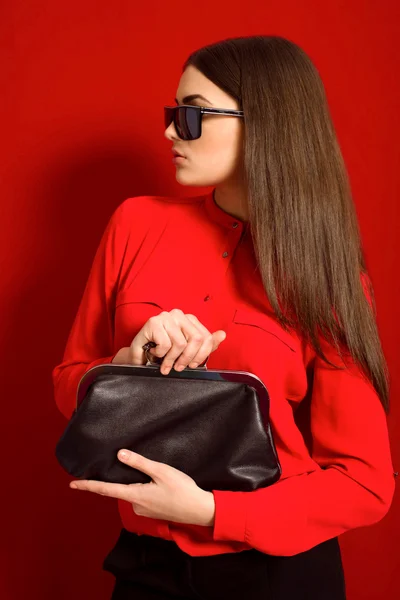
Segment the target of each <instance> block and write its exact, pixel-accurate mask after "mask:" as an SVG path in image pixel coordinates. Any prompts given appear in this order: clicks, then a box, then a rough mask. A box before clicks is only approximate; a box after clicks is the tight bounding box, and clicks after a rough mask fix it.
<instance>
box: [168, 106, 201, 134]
mask: <svg viewBox="0 0 400 600" xmlns="http://www.w3.org/2000/svg"><path fill="white" fill-rule="evenodd" d="M174 113H175V123H174V124H175V128H176V132H177V134H178V135H179V137H180V138H181V139H183V140H195V139H197V138H198V137H200V116H201V115H200V110H199V109H197V108H194V107H193V106H189V107H187V106H179V107H178V106H177V107H175V106H174V107H164V123H165V127H169V126H170V124H171V122H172V120H173V118H174Z"/></svg>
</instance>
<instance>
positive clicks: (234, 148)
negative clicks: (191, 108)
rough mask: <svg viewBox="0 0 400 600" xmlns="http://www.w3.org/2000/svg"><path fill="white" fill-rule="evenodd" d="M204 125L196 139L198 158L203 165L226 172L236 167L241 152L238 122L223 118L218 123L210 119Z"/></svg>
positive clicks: (240, 135)
mask: <svg viewBox="0 0 400 600" xmlns="http://www.w3.org/2000/svg"><path fill="white" fill-rule="evenodd" d="M204 125H205V127H204V128H203V134H202V136H201V138H200V139H199V140H198V141H199V142H200V143H201V144H200V143H199V148H198V158H199V160H200V161H201V164H202V165H204V166H205V167H208V168H209V167H211V168H213V169H218V170H219V171H221V172H224V173H226V174H228V172H231V171H232V170H233V169H235V168H236V166H237V164H238V161H239V158H240V156H241V154H242V132H241V129H240V126H239V125H240V124H239V123H237V122H233V120H231V119H229V118H225V119H224V120H223V119H220V120H219V122H218V123H217V122H215V123H211V120H210V122H208V123H207V124H204ZM196 155H197V149H196V152H195V156H196ZM199 166H200V164H199Z"/></svg>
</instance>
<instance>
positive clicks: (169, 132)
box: [164, 121, 179, 142]
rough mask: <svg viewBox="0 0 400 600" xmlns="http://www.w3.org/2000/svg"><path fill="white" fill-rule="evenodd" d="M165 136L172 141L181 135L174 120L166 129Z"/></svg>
mask: <svg viewBox="0 0 400 600" xmlns="http://www.w3.org/2000/svg"><path fill="white" fill-rule="evenodd" d="M164 136H165V137H166V138H167V140H171V142H172V141H173V140H179V136H178V135H177V134H176V130H175V125H174V122H173V121H171V123H170V124H169V125H168V127H167V128H166V130H165V131H164Z"/></svg>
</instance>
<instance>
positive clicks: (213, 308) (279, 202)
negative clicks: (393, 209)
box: [53, 36, 394, 600]
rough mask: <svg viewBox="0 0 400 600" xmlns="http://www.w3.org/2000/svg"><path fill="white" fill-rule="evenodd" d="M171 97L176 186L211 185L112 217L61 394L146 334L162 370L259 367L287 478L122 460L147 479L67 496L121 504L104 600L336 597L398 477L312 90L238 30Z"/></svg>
mask: <svg viewBox="0 0 400 600" xmlns="http://www.w3.org/2000/svg"><path fill="white" fill-rule="evenodd" d="M175 101H176V104H177V106H176V107H165V121H166V127H167V128H166V131H165V136H166V138H167V139H168V140H169V141H170V142H171V143H172V149H173V151H175V153H178V154H180V156H181V158H178V159H175V166H176V178H177V180H178V181H179V182H180V183H181V184H182V185H184V186H211V187H212V188H213V189H212V191H211V192H210V193H208V194H205V195H202V196H197V197H191V198H189V197H188V198H183V199H182V198H171V197H165V198H164V197H154V196H143V197H139V198H130V199H127V200H126V201H125V202H123V203H122V204H121V205H120V206H119V207H118V208H117V209H116V211H115V212H114V214H113V215H112V217H111V219H110V222H109V224H108V226H107V228H106V231H105V233H104V235H103V238H102V240H101V243H100V246H99V248H98V250H97V253H96V256H95V259H94V262H93V266H92V270H91V272H90V275H89V279H88V282H87V286H86V289H85V292H84V295H83V298H82V301H81V304H80V307H79V310H78V314H77V316H76V319H75V322H74V324H73V327H72V331H71V334H70V337H69V340H68V343H67V347H66V350H65V355H64V359H63V362H62V363H61V364H60V365H59V366H57V367H56V368H55V369H54V371H53V379H54V386H55V398H56V401H57V404H58V406H59V408H60V410H61V411H62V412H63V413H64V414H65V416H66V417H70V415H71V414H72V411H73V408H74V402H75V393H76V387H77V384H78V382H79V379H80V378H81V377H82V375H83V373H84V372H86V371H87V370H89V369H90V368H91V367H93V366H95V365H97V364H101V363H109V362H115V363H133V364H144V363H145V362H146V356H145V352H144V350H143V345H144V344H145V343H147V342H148V341H154V342H155V343H156V344H157V347H155V348H154V349H153V350H151V353H152V355H153V356H154V357H158V358H159V359H162V366H161V371H162V372H163V373H164V374H165V375H166V376H167V375H168V372H170V369H171V368H172V367H173V366H174V368H175V369H178V368H179V367H180V368H184V367H185V366H189V367H192V368H193V367H196V366H197V365H198V364H201V363H202V362H203V361H204V360H205V359H206V358H207V357H209V360H208V365H207V366H208V368H211V369H212V368H218V369H242V370H247V371H251V372H253V373H255V374H257V375H258V376H259V377H260V378H261V379H262V380H263V381H264V383H265V384H266V387H267V388H268V391H269V394H270V400H271V406H270V420H271V426H272V431H273V436H274V442H275V445H276V448H277V452H278V457H279V459H280V463H281V467H282V475H281V478H280V480H279V481H278V482H277V483H275V484H274V485H271V486H269V487H267V488H263V489H259V490H257V491H255V492H247V493H242V492H229V491H222V490H212V491H206V490H202V489H200V488H199V487H198V486H197V485H196V483H195V482H194V481H193V480H192V479H191V478H190V477H188V476H187V475H185V474H184V473H181V472H180V471H177V470H176V469H173V468H172V467H170V466H169V465H165V464H163V463H156V462H154V461H151V460H148V459H147V458H146V457H142V456H138V455H134V454H133V453H129V452H126V453H125V458H123V457H122V455H119V458H120V459H121V460H124V461H125V462H126V464H128V465H130V466H132V467H135V468H137V469H139V470H142V471H143V472H145V473H147V474H148V475H150V477H151V479H152V481H151V483H149V484H145V485H133V486H121V485H116V484H105V483H102V482H95V481H91V482H90V481H79V482H73V483H72V484H71V487H75V488H77V489H83V490H88V491H92V492H94V493H100V494H103V495H108V496H112V497H114V498H118V500H119V510H120V515H121V518H122V523H123V528H122V531H121V534H120V537H119V539H118V541H117V543H116V545H115V547H114V548H113V549H112V550H111V552H110V553H109V554H108V556H107V557H106V559H105V561H104V565H103V567H104V569H105V570H107V571H110V572H111V573H113V574H114V576H115V578H116V582H115V588H114V592H113V595H112V598H113V599H114V600H117V599H125V598H126V599H128V598H135V599H139V598H141V599H153V598H154V599H155V598H167V597H168V598H193V599H194V598H197V599H198V598H203V599H214V598H215V599H217V598H218V600H219V599H221V598H230V599H231V598H243V597H244V596H246V597H247V598H248V599H249V600H250V599H253V598H254V599H255V598H265V599H266V598H271V599H272V598H273V599H274V600H283V599H289V598H290V599H291V600H292V599H304V600H306V599H307V600H310V599H314V598H315V599H318V600H321V599H324V600H330V599H332V600H333V599H335V600H339V599H340V600H341V599H343V598H345V584H344V575H343V568H342V562H341V554H340V548H339V544H338V536H339V535H340V534H342V533H344V532H345V531H348V530H350V529H354V528H356V527H359V526H365V525H369V524H372V523H376V522H377V521H379V520H380V519H382V518H383V517H384V515H385V514H386V513H387V512H388V510H389V507H390V505H391V501H392V497H393V493H394V476H393V475H394V474H393V467H392V462H391V454H390V447H389V440H388V432H387V425H386V413H387V412H388V410H389V399H388V396H389V392H388V374H387V367H386V363H385V359H384V355H383V352H382V348H381V344H380V340H379V335H378V331H377V325H376V321H375V303H374V298H373V289H372V287H371V284H370V281H369V278H368V275H367V272H366V266H365V260H364V256H363V252H362V247H361V241H360V234H359V230H358V224H357V219H356V213H355V209H354V206H353V202H352V198H351V192H350V186H349V182H348V177H347V174H346V169H345V165H344V162H343V158H342V155H341V152H340V148H339V144H338V141H337V139H336V135H335V131H334V127H333V124H332V120H331V118H330V115H329V109H328V105H327V101H326V97H325V92H324V88H323V84H322V82H321V79H320V77H319V75H318V72H317V70H316V68H315V66H314V65H313V64H312V62H311V60H310V59H309V57H308V56H307V55H306V54H305V52H304V51H303V50H301V49H300V48H299V47H298V46H297V45H296V44H294V43H293V42H290V41H288V40H286V39H284V38H281V37H276V36H254V37H240V38H234V39H227V40H224V41H222V42H219V43H216V44H212V45H210V46H207V47H204V48H201V49H200V50H197V51H196V52H194V53H193V54H192V55H191V56H190V57H189V59H188V60H187V61H186V63H185V65H184V68H183V72H182V76H181V78H180V82H179V86H178V90H177V94H176V100H175ZM185 107H186V108H185ZM194 107H195V108H194ZM200 107H202V108H200ZM371 440H373V443H371ZM189 450H190V449H189Z"/></svg>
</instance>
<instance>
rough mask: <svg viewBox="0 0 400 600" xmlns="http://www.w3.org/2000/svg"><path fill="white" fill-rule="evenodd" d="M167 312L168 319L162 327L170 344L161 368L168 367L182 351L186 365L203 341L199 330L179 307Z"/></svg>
mask: <svg viewBox="0 0 400 600" xmlns="http://www.w3.org/2000/svg"><path fill="white" fill-rule="evenodd" d="M169 314H170V319H167V320H166V321H165V323H164V327H165V330H166V331H167V333H168V335H169V337H170V339H171V342H172V346H171V349H170V350H169V351H168V352H167V354H166V355H165V357H164V360H163V363H162V365H161V369H163V367H165V368H169V369H170V368H171V367H172V366H173V364H174V363H175V362H176V361H177V359H178V358H180V357H181V355H182V353H185V361H186V362H185V366H186V365H187V364H188V363H189V362H190V360H191V359H192V357H193V356H195V355H196V354H197V351H198V349H199V348H200V346H201V345H202V343H203V336H202V334H201V332H200V331H199V330H198V329H197V327H196V326H195V325H194V324H193V323H191V322H190V321H189V320H188V319H186V317H185V315H184V313H183V312H182V311H181V310H180V309H173V310H172V311H171V312H170V313H169ZM188 346H189V348H188Z"/></svg>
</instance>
